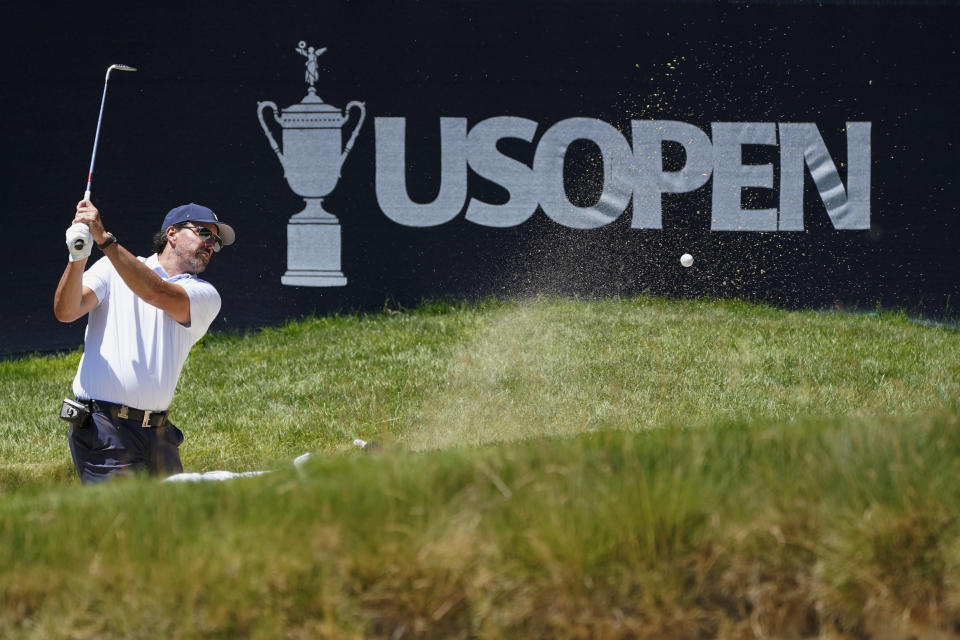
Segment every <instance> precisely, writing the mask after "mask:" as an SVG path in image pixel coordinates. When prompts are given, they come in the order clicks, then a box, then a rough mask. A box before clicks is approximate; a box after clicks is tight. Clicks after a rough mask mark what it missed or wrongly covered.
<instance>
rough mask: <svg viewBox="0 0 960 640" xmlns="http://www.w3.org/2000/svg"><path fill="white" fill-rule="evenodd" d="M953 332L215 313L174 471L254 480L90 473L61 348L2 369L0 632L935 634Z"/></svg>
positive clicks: (943, 626)
mask: <svg viewBox="0 0 960 640" xmlns="http://www.w3.org/2000/svg"><path fill="white" fill-rule="evenodd" d="M958 356H960V335H958V333H957V332H956V331H954V330H950V329H944V328H934V327H924V326H919V325H916V324H914V323H912V322H910V321H909V320H907V319H906V318H904V317H902V316H898V315H889V314H882V315H879V316H850V315H843V314H818V313H812V312H804V313H800V312H785V311H780V310H775V309H771V308H768V307H763V306H754V305H749V304H744V303H736V302H710V301H687V302H673V301H665V300H656V299H645V298H641V299H635V300H626V301H599V302H572V301H563V300H539V301H534V302H528V303H499V302H489V303H485V304H478V305H457V306H450V305H425V306H423V307H421V308H419V309H416V310H413V311H405V312H402V313H384V314H379V315H372V316H342V317H330V318H320V319H310V320H305V321H302V322H298V323H291V324H289V325H287V326H284V327H282V328H278V329H274V330H269V331H264V332H260V333H257V334H255V335H244V336H240V335H216V336H210V337H208V338H207V339H205V340H204V341H203V342H202V343H201V344H200V345H198V347H197V348H196V349H195V351H194V353H193V354H192V355H191V359H190V361H189V362H188V365H187V368H186V370H185V372H184V376H183V378H182V379H181V384H180V389H179V391H178V395H177V399H176V401H175V405H174V407H173V408H172V411H173V417H174V421H175V422H177V424H179V425H180V426H181V428H183V430H184V431H185V433H186V434H187V441H186V443H185V444H184V447H183V457H184V463H185V466H186V467H187V469H188V470H197V471H203V470H209V469H231V470H235V471H242V470H248V469H274V470H275V471H274V472H273V473H270V474H267V475H264V476H260V477H256V478H244V479H238V480H233V481H230V482H227V483H200V484H185V485H179V484H169V483H168V484H163V483H158V482H156V481H153V480H150V479H146V478H138V479H131V480H127V481H118V482H115V483H111V484H109V485H107V486H100V487H94V488H81V487H79V484H78V482H77V481H76V479H75V478H74V477H73V476H72V473H73V472H72V469H71V467H70V462H69V453H68V452H67V450H66V444H65V441H64V435H63V432H64V429H63V427H62V426H61V425H60V424H58V423H57V422H58V421H57V420H56V418H55V417H52V416H54V414H55V411H56V407H57V406H58V399H59V397H62V396H64V395H67V394H68V393H69V381H70V379H71V377H72V373H73V369H74V368H75V366H76V361H77V359H78V357H79V356H78V354H71V355H66V356H58V357H49V358H31V359H24V360H18V361H11V362H4V363H0V389H2V390H3V391H4V393H5V397H6V398H8V400H7V401H5V402H4V403H0V448H2V450H3V453H2V456H0V460H3V463H2V475H0V490H2V496H0V531H2V542H3V544H2V545H0V557H2V561H0V601H2V606H0V629H5V630H6V631H5V632H4V634H5V635H9V636H10V637H91V636H113V637H132V638H136V637H169V638H177V637H223V638H234V637H263V638H274V637H294V638H295V637H329V638H349V637H371V636H372V637H490V638H498V637H504V638H508V637H604V638H607V637H612V638H645V637H649V638H660V637H693V638H698V637H704V638H707V637H711V638H712V637H726V638H749V637H758V638H759V637H810V636H818V635H820V636H823V637H851V638H853V637H892V638H896V637H904V638H906V637H910V636H911V635H912V636H917V637H936V636H937V635H939V636H942V637H950V634H951V633H953V632H954V631H955V629H956V628H957V625H958V624H960V587H958V578H960V572H958V567H960V528H958V523H957V516H956V505H957V504H960V429H958V427H960V424H958V423H960V408H958V405H957V403H956V401H955V398H957V397H960V393H958V392H960V388H958V387H960V357H958ZM31 418H32V421H31ZM356 436H360V437H364V438H365V439H373V440H377V441H379V442H383V443H384V444H385V446H384V448H383V450H382V452H380V453H377V454H374V455H365V454H362V453H360V452H359V451H356V450H354V449H353V448H352V447H351V445H350V441H351V440H352V438H353V437H356ZM304 451H313V452H315V455H314V456H313V457H312V458H311V460H310V461H309V462H308V463H307V464H306V465H305V466H303V467H299V468H295V467H294V466H293V465H292V464H291V463H290V459H291V458H292V457H293V456H295V455H297V454H300V453H303V452H304Z"/></svg>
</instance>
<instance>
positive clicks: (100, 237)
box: [73, 200, 107, 244]
mask: <svg viewBox="0 0 960 640" xmlns="http://www.w3.org/2000/svg"><path fill="white" fill-rule="evenodd" d="M73 222H74V224H76V223H78V222H82V223H83V224H85V225H87V227H88V228H89V229H90V234H91V235H92V236H93V239H94V241H95V242H96V243H97V244H103V243H104V242H106V241H107V232H106V230H104V228H103V222H101V221H100V211H98V210H97V208H96V207H95V206H93V203H92V202H90V201H89V200H81V201H80V202H78V203H77V215H76V216H74V218H73Z"/></svg>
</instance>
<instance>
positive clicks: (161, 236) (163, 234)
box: [153, 222, 186, 255]
mask: <svg viewBox="0 0 960 640" xmlns="http://www.w3.org/2000/svg"><path fill="white" fill-rule="evenodd" d="M185 224H186V223H185V222H181V223H178V224H174V225H170V226H172V227H173V228H174V229H181V228H183V225H185ZM169 228H170V227H167V229H169ZM167 229H164V230H163V231H157V232H156V233H155V234H153V252H154V253H155V254H157V255H160V254H161V253H163V250H164V249H165V248H166V247H167Z"/></svg>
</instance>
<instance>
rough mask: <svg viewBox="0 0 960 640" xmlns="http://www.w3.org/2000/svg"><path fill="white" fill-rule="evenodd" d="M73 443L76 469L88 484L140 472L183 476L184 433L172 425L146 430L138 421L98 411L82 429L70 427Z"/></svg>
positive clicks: (92, 414)
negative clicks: (181, 449) (181, 460)
mask: <svg viewBox="0 0 960 640" xmlns="http://www.w3.org/2000/svg"><path fill="white" fill-rule="evenodd" d="M69 441H70V453H71V455H72V456H73V465H74V466H75V467H76V469H77V474H78V475H79V476H80V481H81V482H83V483H84V484H91V483H95V482H102V481H104V480H108V479H110V478H112V477H115V476H125V475H131V474H133V473H140V472H145V473H149V474H152V475H158V476H170V475H173V474H176V473H182V472H183V465H182V464H181V463H180V449H179V447H180V444H181V443H182V442H183V432H182V431H180V429H178V428H177V427H175V426H174V425H173V423H171V422H169V421H168V422H167V423H166V424H164V425H163V426H161V427H143V426H141V425H140V422H139V421H137V420H129V419H126V420H125V419H123V418H113V417H111V416H110V414H109V413H106V412H103V411H94V412H93V413H91V414H90V417H89V418H87V420H86V421H84V423H83V424H82V425H80V426H77V425H76V424H71V425H70V434H69Z"/></svg>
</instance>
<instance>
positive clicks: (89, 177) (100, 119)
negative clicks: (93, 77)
mask: <svg viewBox="0 0 960 640" xmlns="http://www.w3.org/2000/svg"><path fill="white" fill-rule="evenodd" d="M114 69H116V70H117V71H136V69H135V68H134V67H128V66H127V65H125V64H112V65H110V66H109V67H107V76H106V78H104V80H103V97H102V98H100V115H99V116H97V132H96V134H94V136H93V153H92V154H91V155H90V171H89V172H88V173H87V189H86V191H84V192H83V199H84V200H89V199H90V185H91V183H92V182H93V163H94V161H95V160H96V159H97V143H98V142H99V141H100V123H101V122H103V105H104V104H106V102H107V83H108V82H110V72H111V71H113V70H114ZM83 245H84V240H83V239H78V240H75V241H74V243H73V246H74V248H75V249H77V250H78V251H79V250H81V249H83Z"/></svg>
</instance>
